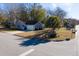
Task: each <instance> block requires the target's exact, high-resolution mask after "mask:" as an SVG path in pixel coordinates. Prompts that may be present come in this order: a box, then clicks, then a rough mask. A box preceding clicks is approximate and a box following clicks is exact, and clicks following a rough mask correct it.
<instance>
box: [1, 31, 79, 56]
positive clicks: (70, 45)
mask: <svg viewBox="0 0 79 59" xmlns="http://www.w3.org/2000/svg"><path fill="white" fill-rule="evenodd" d="M36 42H37V40H36V41H33V40H31V41H30V39H24V38H22V37H18V36H15V35H13V34H9V33H4V32H0V56H77V55H78V49H77V46H78V45H77V40H76V39H72V40H71V41H61V42H46V43H40V42H39V43H38V44H36V45H35V43H36ZM27 43H28V44H29V45H28V46H27ZM23 44H24V45H23Z"/></svg>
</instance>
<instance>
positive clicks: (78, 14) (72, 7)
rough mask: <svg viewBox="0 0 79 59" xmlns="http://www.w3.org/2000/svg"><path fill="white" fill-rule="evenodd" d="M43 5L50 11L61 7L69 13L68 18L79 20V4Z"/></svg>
mask: <svg viewBox="0 0 79 59" xmlns="http://www.w3.org/2000/svg"><path fill="white" fill-rule="evenodd" d="M42 5H43V7H44V8H46V9H50V10H53V9H55V8H56V7H60V8H62V9H63V10H65V11H66V12H67V17H68V18H76V19H79V3H48V4H42Z"/></svg>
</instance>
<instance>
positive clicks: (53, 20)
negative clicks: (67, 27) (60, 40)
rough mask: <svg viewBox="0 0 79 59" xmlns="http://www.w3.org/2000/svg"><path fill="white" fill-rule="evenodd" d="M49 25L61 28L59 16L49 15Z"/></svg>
mask: <svg viewBox="0 0 79 59" xmlns="http://www.w3.org/2000/svg"><path fill="white" fill-rule="evenodd" d="M46 23H47V26H48V27H51V28H53V29H56V28H59V27H60V23H61V22H60V18H59V17H57V16H51V17H49V19H48V20H47V22H46Z"/></svg>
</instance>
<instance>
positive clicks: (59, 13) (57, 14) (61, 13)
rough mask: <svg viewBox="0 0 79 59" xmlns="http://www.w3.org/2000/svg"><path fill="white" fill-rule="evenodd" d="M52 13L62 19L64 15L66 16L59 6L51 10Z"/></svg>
mask: <svg viewBox="0 0 79 59" xmlns="http://www.w3.org/2000/svg"><path fill="white" fill-rule="evenodd" d="M52 15H53V16H57V17H60V19H61V20H63V19H64V17H65V16H66V11H64V10H63V9H61V8H60V7H56V9H55V10H54V11H53V13H52Z"/></svg>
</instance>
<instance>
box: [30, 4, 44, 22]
mask: <svg viewBox="0 0 79 59" xmlns="http://www.w3.org/2000/svg"><path fill="white" fill-rule="evenodd" d="M30 14H31V20H36V21H41V22H42V21H44V19H45V10H44V9H43V8H42V6H41V5H40V4H35V3H34V4H33V5H32V9H31V13H30Z"/></svg>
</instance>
